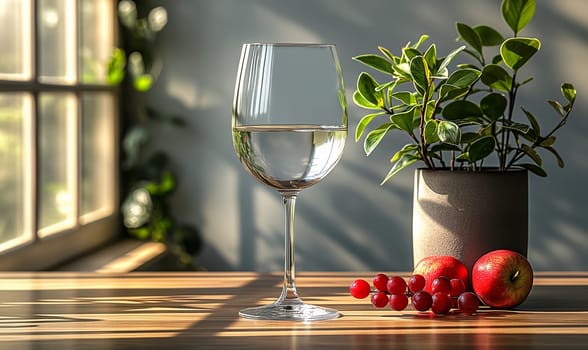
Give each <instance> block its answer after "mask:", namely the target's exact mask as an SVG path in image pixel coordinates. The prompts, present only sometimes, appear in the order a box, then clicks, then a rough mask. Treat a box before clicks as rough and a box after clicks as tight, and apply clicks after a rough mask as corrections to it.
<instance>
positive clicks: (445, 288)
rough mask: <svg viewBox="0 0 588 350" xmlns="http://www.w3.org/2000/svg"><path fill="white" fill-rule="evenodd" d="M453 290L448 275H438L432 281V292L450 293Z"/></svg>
mask: <svg viewBox="0 0 588 350" xmlns="http://www.w3.org/2000/svg"><path fill="white" fill-rule="evenodd" d="M450 291H451V282H450V280H449V278H447V277H442V276H441V277H437V278H435V279H434V280H433V282H432V283H431V292H433V294H435V293H445V294H449V292H450Z"/></svg>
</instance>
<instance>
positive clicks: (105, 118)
mask: <svg viewBox="0 0 588 350" xmlns="http://www.w3.org/2000/svg"><path fill="white" fill-rule="evenodd" d="M115 113H116V111H115V104H114V98H113V95H112V94H110V93H87V94H84V95H83V97H82V140H81V141H82V190H81V191H82V193H81V195H82V198H81V215H82V219H83V220H82V221H89V220H92V219H95V218H98V217H102V216H105V215H110V214H112V212H113V210H114V200H115V199H114V198H115V193H114V191H115V190H114V165H115V164H114V162H115V161H116V160H115V157H114V154H115V153H114V152H115V140H114V138H115V131H114V120H115Z"/></svg>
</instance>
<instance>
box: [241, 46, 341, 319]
mask: <svg viewBox="0 0 588 350" xmlns="http://www.w3.org/2000/svg"><path fill="white" fill-rule="evenodd" d="M232 132H233V145H234V148H235V151H236V153H237V156H238V158H239V160H240V161H241V163H242V164H243V166H244V168H245V169H246V170H247V171H248V172H249V174H251V175H252V176H253V177H255V178H256V179H257V180H259V181H261V182H262V183H264V184H266V185H268V186H270V187H272V188H275V189H276V190H277V191H278V192H279V193H280V194H281V196H282V199H283V203H284V211H285V254H284V256H285V259H284V283H283V288H282V293H281V295H280V296H279V297H278V299H277V300H276V301H275V302H274V303H273V304H269V305H264V306H258V307H250V308H246V309H243V310H241V311H240V312H239V315H241V316H242V317H245V318H253V319H266V320H300V321H313V320H325V319H332V318H336V317H338V316H339V313H338V312H337V310H334V309H329V308H324V307H320V306H315V305H309V304H305V303H304V302H303V301H302V299H301V298H300V296H299V295H298V291H297V290H296V282H295V276H294V274H295V267H294V208H295V203H296V197H297V195H298V193H299V192H300V191H301V190H302V189H305V188H307V187H309V186H312V185H314V184H316V183H317V182H319V181H320V180H321V179H323V178H324V177H325V176H326V175H327V174H328V173H329V172H330V171H331V170H332V169H333V168H334V167H335V165H336V164H337V163H338V162H339V159H340V158H341V155H342V153H343V148H344V146H345V139H346V137H347V107H346V102H345V90H344V86H343V77H342V73H341V67H340V66H339V61H338V58H337V53H336V50H335V46H334V45H328V44H245V45H243V48H242V51H241V60H240V63H239V69H238V73H237V82H236V86H235V96H234V100H233V116H232Z"/></svg>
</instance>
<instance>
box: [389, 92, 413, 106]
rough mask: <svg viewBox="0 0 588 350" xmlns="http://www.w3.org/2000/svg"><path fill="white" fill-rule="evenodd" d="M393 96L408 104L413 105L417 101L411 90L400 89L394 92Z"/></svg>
mask: <svg viewBox="0 0 588 350" xmlns="http://www.w3.org/2000/svg"><path fill="white" fill-rule="evenodd" d="M392 97H393V98H395V99H397V100H398V101H401V102H402V103H404V104H405V105H407V106H411V105H414V104H416V103H417V100H416V97H415V96H414V94H413V93H412V92H410V91H398V92H395V93H393V94H392Z"/></svg>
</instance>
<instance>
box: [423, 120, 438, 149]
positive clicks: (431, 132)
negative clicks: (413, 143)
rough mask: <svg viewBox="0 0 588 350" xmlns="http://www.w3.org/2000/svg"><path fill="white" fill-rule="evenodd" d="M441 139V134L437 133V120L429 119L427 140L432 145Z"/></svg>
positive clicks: (426, 132)
mask: <svg viewBox="0 0 588 350" xmlns="http://www.w3.org/2000/svg"><path fill="white" fill-rule="evenodd" d="M439 141H440V139H439V135H437V121H436V120H429V121H428V122H427V124H425V142H426V143H427V144H429V145H430V144H433V143H437V142H439Z"/></svg>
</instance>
